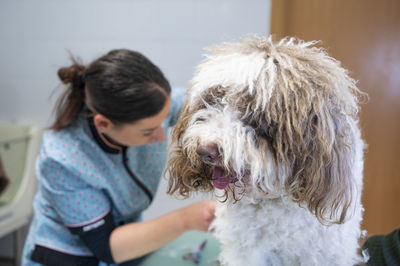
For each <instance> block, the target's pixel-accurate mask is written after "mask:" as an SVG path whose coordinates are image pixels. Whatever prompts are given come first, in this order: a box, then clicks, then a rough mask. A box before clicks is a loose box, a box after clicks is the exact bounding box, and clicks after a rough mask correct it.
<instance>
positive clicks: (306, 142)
mask: <svg viewBox="0 0 400 266" xmlns="http://www.w3.org/2000/svg"><path fill="white" fill-rule="evenodd" d="M289 48H290V49H289ZM289 48H285V49H287V51H282V54H283V53H285V57H283V56H281V57H280V60H281V61H279V60H277V61H275V60H274V63H275V67H268V68H266V70H265V72H266V73H267V75H266V76H267V77H275V78H274V80H272V81H271V78H268V79H265V80H264V81H260V80H259V83H262V82H264V83H265V85H264V87H265V88H267V89H268V90H269V91H271V92H272V93H271V94H270V98H268V101H266V104H265V108H264V110H263V112H262V117H258V118H257V120H258V121H257V124H258V130H259V131H260V129H261V133H260V134H259V136H261V137H262V138H263V139H264V140H266V142H267V143H268V146H269V149H270V150H271V151H272V154H273V157H274V159H275V164H276V166H277V169H278V171H279V170H280V169H282V173H280V176H281V177H280V178H282V176H285V177H286V179H285V180H283V183H284V186H285V189H286V192H287V194H288V195H289V196H290V197H291V198H292V199H293V200H294V201H296V202H298V203H299V204H301V205H304V204H305V205H306V206H307V208H308V209H309V210H310V211H311V212H312V213H314V214H315V216H316V217H317V218H318V219H319V220H320V221H321V222H323V223H343V222H344V221H345V219H346V216H347V214H348V213H349V210H350V209H352V208H351V207H352V206H353V205H352V203H353V201H354V198H353V197H356V196H355V195H356V191H354V190H355V184H354V182H355V181H354V169H355V167H354V166H355V156H356V138H357V136H356V134H357V132H358V131H357V130H356V127H357V126H358V125H357V123H358V119H357V112H358V106H357V97H356V93H357V92H358V89H357V88H356V86H355V81H354V80H353V79H351V78H350V77H349V76H348V75H347V71H346V70H344V69H343V68H341V67H340V63H339V62H337V61H336V60H334V59H333V58H330V57H329V56H327V55H326V54H325V53H323V52H321V51H320V50H317V49H315V50H306V51H305V52H304V51H303V50H300V49H296V47H293V46H291V47H289ZM282 49H284V48H282ZM293 51H294V52H293ZM270 60H271V59H270ZM270 72H271V73H270ZM272 72H273V73H272ZM283 168H284V169H283ZM281 182H282V180H281Z"/></svg>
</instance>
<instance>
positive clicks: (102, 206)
mask: <svg viewBox="0 0 400 266" xmlns="http://www.w3.org/2000/svg"><path fill="white" fill-rule="evenodd" d="M183 102H184V91H183V90H172V92H171V107H170V112H169V114H168V116H167V118H166V119H165V120H164V121H163V123H162V127H163V128H164V130H165V131H166V130H167V128H168V127H171V126H173V125H174V124H175V123H176V121H177V119H178V116H179V113H180V110H181V108H182V105H183ZM167 142H168V140H167V138H166V140H165V141H163V142H154V143H152V144H148V145H144V146H139V147H120V146H116V145H112V144H111V143H109V142H108V141H107V139H106V138H105V137H104V136H103V135H102V134H101V133H100V132H98V131H97V130H96V127H94V125H93V120H92V119H90V118H89V119H88V118H87V117H85V116H84V115H83V114H82V115H81V116H80V117H79V118H78V119H77V121H76V122H75V123H74V124H72V125H71V126H68V127H66V128H64V129H62V130H60V131H52V130H50V131H47V132H45V133H44V135H43V141H42V145H41V149H40V153H39V156H38V159H37V167H36V168H37V173H36V174H37V178H38V183H39V188H38V192H37V194H36V197H35V200H34V217H33V221H32V223H31V226H30V230H29V234H28V237H27V241H26V244H25V247H24V254H23V258H22V260H23V263H22V265H40V264H36V263H35V262H33V261H36V262H41V263H43V264H45V262H46V263H47V264H49V265H51V261H46V257H47V258H48V257H54V254H55V257H56V258H54V260H55V261H56V262H60V259H64V260H65V259H66V258H65V256H66V255H68V256H69V257H70V258H75V259H76V258H77V257H78V258H92V259H93V257H94V256H95V255H94V254H93V252H92V249H90V248H89V247H90V244H89V243H87V242H88V241H89V242H90V241H91V240H90V239H93V241H96V239H94V238H93V236H92V238H87V239H82V236H81V235H82V234H83V233H86V232H91V231H92V230H94V229H96V228H98V227H101V226H102V225H103V224H104V223H105V222H107V223H108V222H110V220H111V222H112V223H111V224H114V225H115V226H118V225H122V224H125V223H130V222H135V221H138V220H139V219H140V215H141V212H142V211H143V210H145V209H146V208H147V207H148V206H149V205H150V203H151V200H152V197H153V195H155V193H156V190H157V187H158V184H159V181H160V177H161V175H162V171H163V169H164V167H165V163H166V157H167V145H168V143H167ZM112 229H113V228H111V229H110V230H112ZM78 231H79V232H78ZM88 239H89V240H88ZM107 245H108V243H107ZM35 249H39V250H44V251H45V252H44V254H42V253H43V252H37V251H36V250H35ZM108 249H109V247H108ZM34 250H35V253H39V255H38V254H35V255H34V257H35V258H34V259H33V260H32V255H33V254H32V253H33V251H34ZM49 250H50V251H49ZM46 252H47V253H46ZM108 252H109V251H108ZM58 255H60V256H58ZM43 257H45V258H44V259H43ZM67 259H68V258H67ZM100 260H101V258H100ZM96 261H97V263H98V261H99V258H96ZM92 262H93V260H91V261H90V263H92ZM90 263H89V261H88V262H87V263H86V264H87V265H89V264H90ZM78 264H79V263H78ZM78 264H77V265H78ZM86 264H85V265H86ZM92 264H93V265H94V263H92ZM57 265H61V264H57ZM82 265H83V264H82Z"/></svg>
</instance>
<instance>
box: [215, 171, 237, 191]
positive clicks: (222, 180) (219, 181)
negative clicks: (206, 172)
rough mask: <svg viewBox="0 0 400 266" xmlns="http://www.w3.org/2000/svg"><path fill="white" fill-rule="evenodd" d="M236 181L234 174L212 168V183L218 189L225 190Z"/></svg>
mask: <svg viewBox="0 0 400 266" xmlns="http://www.w3.org/2000/svg"><path fill="white" fill-rule="evenodd" d="M236 181H237V178H236V174H235V173H233V174H232V173H230V172H229V171H226V170H225V169H224V168H222V167H219V166H214V168H213V173H212V183H213V185H214V187H216V188H218V189H225V188H226V187H227V186H228V185H229V184H231V183H234V182H236Z"/></svg>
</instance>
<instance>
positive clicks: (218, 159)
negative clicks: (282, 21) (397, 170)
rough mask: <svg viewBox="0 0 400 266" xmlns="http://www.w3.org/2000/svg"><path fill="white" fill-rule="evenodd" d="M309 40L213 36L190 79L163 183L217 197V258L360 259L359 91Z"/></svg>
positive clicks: (233, 261) (255, 261) (258, 265)
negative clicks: (220, 39) (216, 41)
mask: <svg viewBox="0 0 400 266" xmlns="http://www.w3.org/2000/svg"><path fill="white" fill-rule="evenodd" d="M315 44H316V42H303V41H299V40H296V39H294V38H290V39H289V38H285V39H283V40H281V41H280V42H273V41H272V40H271V38H269V39H267V38H262V37H254V38H251V39H244V40H242V41H241V42H238V43H224V44H222V45H219V46H215V47H212V48H209V50H210V51H211V54H209V55H208V56H207V57H206V58H205V60H204V61H203V62H202V63H201V64H200V65H199V66H198V69H197V73H196V75H195V77H194V78H193V79H192V81H191V85H190V88H189V89H188V91H187V96H188V98H187V101H186V103H185V106H184V108H183V111H182V114H181V117H180V119H179V121H178V123H177V125H176V126H175V127H174V129H173V131H172V138H173V139H172V145H171V156H170V158H169V160H168V165H167V169H166V172H167V175H169V191H168V192H169V193H170V194H178V195H181V196H184V197H187V196H189V195H190V193H191V192H193V191H204V192H212V191H215V192H216V193H217V194H218V195H219V196H221V197H223V198H222V200H221V201H220V202H219V204H218V207H217V211H216V220H215V222H214V224H213V226H214V228H215V233H216V236H217V237H218V238H219V240H220V241H221V243H222V252H221V256H220V260H221V263H222V265H229V266H232V265H246V264H247V265H255V266H262V265H354V264H357V263H359V262H360V261H362V259H361V257H360V256H358V255H357V249H358V238H359V237H360V233H361V231H360V222H361V220H362V210H363V209H362V205H361V201H360V198H361V190H362V171H363V147H364V143H363V141H362V139H361V134H360V130H359V126H358V123H359V122H358V111H359V107H358V99H359V97H358V96H361V95H362V93H361V92H360V91H359V90H358V89H357V87H356V82H355V81H354V80H353V79H352V78H350V77H349V75H348V72H347V71H346V70H345V69H344V68H342V67H341V66H340V63H339V62H338V61H337V60H335V59H333V58H332V57H330V56H328V55H327V53H326V52H325V51H324V50H323V49H322V48H318V47H316V45H315ZM220 192H222V195H221V193H220Z"/></svg>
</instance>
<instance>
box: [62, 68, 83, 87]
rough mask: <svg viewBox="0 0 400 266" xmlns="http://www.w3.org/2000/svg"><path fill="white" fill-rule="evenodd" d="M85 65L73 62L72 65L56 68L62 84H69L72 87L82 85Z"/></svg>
mask: <svg viewBox="0 0 400 266" xmlns="http://www.w3.org/2000/svg"><path fill="white" fill-rule="evenodd" d="M85 69H86V68H85V66H83V65H81V64H78V63H76V62H74V64H73V65H71V66H69V67H62V68H60V69H59V70H58V73H57V74H58V77H59V78H60V80H61V81H62V82H63V83H64V84H71V85H72V86H73V88H82V87H84V82H82V80H83V78H82V76H83V75H84V72H85Z"/></svg>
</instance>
